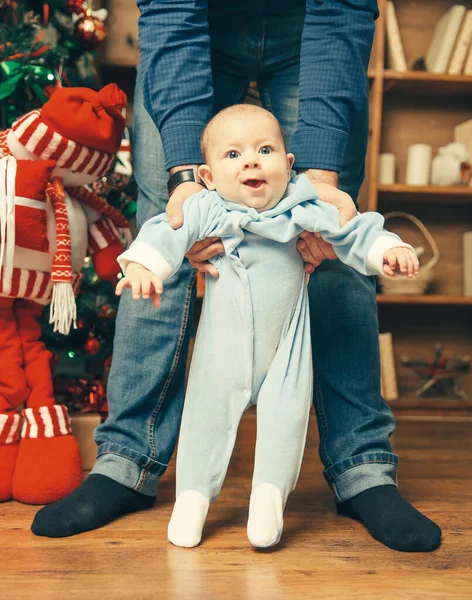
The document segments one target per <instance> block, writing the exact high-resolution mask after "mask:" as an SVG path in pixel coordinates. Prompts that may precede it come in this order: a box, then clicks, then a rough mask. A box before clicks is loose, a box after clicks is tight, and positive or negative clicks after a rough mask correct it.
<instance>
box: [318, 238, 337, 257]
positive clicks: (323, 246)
mask: <svg viewBox="0 0 472 600" xmlns="http://www.w3.org/2000/svg"><path fill="white" fill-rule="evenodd" d="M314 236H315V238H316V241H317V242H318V247H319V248H320V250H321V252H323V254H324V255H325V256H326V258H329V259H330V260H334V259H336V258H338V257H337V256H336V252H335V251H334V250H333V246H331V244H328V242H326V241H325V240H324V239H323V238H322V237H321V234H320V233H315V234H314Z"/></svg>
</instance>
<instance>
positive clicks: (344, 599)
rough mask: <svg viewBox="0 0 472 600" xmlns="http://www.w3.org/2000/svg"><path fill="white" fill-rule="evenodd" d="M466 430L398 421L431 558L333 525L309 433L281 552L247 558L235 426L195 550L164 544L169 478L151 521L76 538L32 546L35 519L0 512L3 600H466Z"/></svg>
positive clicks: (241, 457) (240, 449) (245, 466)
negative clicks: (435, 536) (431, 538)
mask: <svg viewBox="0 0 472 600" xmlns="http://www.w3.org/2000/svg"><path fill="white" fill-rule="evenodd" d="M471 429H472V421H470V420H469V421H462V422H457V421H456V422H454V421H453V422H450V421H449V422H440V421H426V422H424V421H421V422H419V421H416V420H410V421H400V422H399V423H398V429H397V433H396V434H395V439H394V446H395V451H396V452H398V453H399V454H400V455H401V459H402V460H401V470H400V478H401V479H400V489H401V491H402V492H403V494H404V495H405V496H406V497H407V498H408V499H409V500H410V501H411V502H412V503H413V504H415V506H416V507H417V508H418V509H420V510H421V511H424V512H425V513H426V514H427V515H428V516H429V517H431V518H432V519H434V520H436V521H437V522H438V523H439V524H440V525H441V527H442V529H443V533H444V538H443V539H444V541H443V545H442V547H441V548H440V549H439V550H437V551H436V552H434V553H431V554H405V553H400V552H394V551H393V550H390V549H388V548H386V547H384V546H382V545H381V544H379V543H378V542H376V541H375V540H373V539H372V538H370V537H369V535H368V534H367V533H366V532H365V530H364V529H363V527H362V526H361V525H360V524H358V523H355V522H353V521H351V520H349V519H347V518H344V517H340V516H338V515H337V514H336V513H335V510H334V506H333V502H332V497H331V493H330V491H329V490H328V488H327V486H326V484H325V483H324V479H323V477H322V474H321V465H320V463H319V460H318V456H317V449H316V445H317V436H316V433H315V425H314V423H313V422H312V424H311V427H310V441H309V444H308V447H307V452H306V455H305V460H304V464H303V468H302V473H301V476H300V481H299V485H298V488H297V490H296V491H295V492H294V493H293V494H292V496H291V498H290V500H289V503H288V506H287V510H286V514H285V531H284V535H283V538H282V542H281V544H280V545H279V546H277V547H276V549H272V550H270V551H268V550H266V551H256V550H254V549H253V548H252V547H251V546H250V545H249V542H248V541H247V538H246V531H245V525H246V520H247V506H248V498H249V490H250V478H251V470H252V448H253V442H254V436H255V419H254V418H253V417H252V415H247V416H246V417H245V418H244V420H243V423H242V427H241V432H240V437H239V439H238V443H237V447H236V450H235V455H234V457H233V461H232V464H231V467H230V470H229V473H228V477H227V480H226V484H225V487H224V491H223V493H222V495H221V498H220V499H219V500H218V502H216V503H215V504H214V505H213V507H212V509H211V512H210V514H209V518H208V521H207V525H206V529H205V533H204V539H203V543H202V545H201V546H200V547H199V548H197V549H193V550H186V549H181V548H176V547H173V546H172V545H171V544H169V543H168V542H167V540H166V530H167V523H168V520H169V517H170V513H171V509H172V503H173V494H174V466H173V465H172V468H171V469H170V470H169V472H168V474H167V476H166V477H165V478H164V480H163V482H162V484H161V486H160V495H159V500H158V504H157V505H156V507H155V508H153V509H152V510H149V511H147V512H143V513H140V514H134V515H129V516H127V517H124V518H122V519H120V520H119V521H117V522H115V523H112V524H111V525H109V526H107V527H104V528H102V529H100V530H98V531H93V532H89V533H86V534H82V535H79V536H75V537H73V538H66V539H59V540H51V539H46V538H37V537H35V536H33V534H32V533H31V532H30V531H29V525H30V522H31V519H32V517H33V515H34V513H35V511H36V508H35V507H31V506H24V505H21V504H17V503H14V502H9V503H5V504H1V505H0V598H1V599H2V600H7V599H13V598H15V599H19V600H22V599H29V598H35V599H38V598H39V599H43V598H44V599H50V598H54V599H63V598H64V599H66V600H69V599H76V598H80V599H82V598H84V599H86V600H93V599H95V598H101V599H104V600H108V599H114V598H120V599H121V598H132V599H133V600H134V599H136V600H141V599H154V598H162V599H164V600H174V599H175V600H177V599H178V600H180V599H191V600H193V599H195V600H200V599H202V600H213V599H217V600H220V599H232V598H235V599H241V600H246V599H247V600H256V599H257V600H265V599H267V600H278V599H296V600H299V599H305V598H323V599H336V600H337V599H340V600H348V599H351V598H359V599H360V598H362V599H363V600H364V599H365V600H370V599H372V600H373V599H375V600H378V599H384V598H385V599H400V600H403V599H405V598H408V599H409V598H414V599H418V600H422V599H426V598H428V599H429V598H433V599H436V598H440V599H444V598H451V599H454V600H459V599H462V598H464V599H465V598H467V599H471V598H472V535H471V534H472V449H471V441H472V436H471Z"/></svg>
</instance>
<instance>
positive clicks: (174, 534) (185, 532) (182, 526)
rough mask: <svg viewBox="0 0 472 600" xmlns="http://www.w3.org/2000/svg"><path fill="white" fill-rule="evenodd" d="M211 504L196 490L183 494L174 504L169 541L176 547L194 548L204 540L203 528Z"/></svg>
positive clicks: (168, 532) (168, 533) (168, 530)
mask: <svg viewBox="0 0 472 600" xmlns="http://www.w3.org/2000/svg"><path fill="white" fill-rule="evenodd" d="M209 506H210V503H209V502H208V500H207V499H206V498H205V496H202V494H200V492H196V491H195V490H186V491H185V492H182V493H181V494H180V495H179V497H178V498H177V500H176V502H175V504H174V510H173V511H172V517H171V518H170V521H169V527H168V528H167V539H168V540H169V542H171V543H172V544H174V546H182V547H183V548H193V547H194V546H198V544H199V543H200V541H201V539H202V531H203V526H204V525H205V519H206V516H207V513H208V508H209Z"/></svg>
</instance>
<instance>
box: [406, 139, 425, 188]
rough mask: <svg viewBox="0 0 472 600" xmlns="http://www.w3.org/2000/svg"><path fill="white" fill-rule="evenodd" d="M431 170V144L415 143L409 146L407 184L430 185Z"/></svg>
mask: <svg viewBox="0 0 472 600" xmlns="http://www.w3.org/2000/svg"><path fill="white" fill-rule="evenodd" d="M430 170H431V146H428V144H413V146H410V147H409V148H408V163H407V165H406V184H407V185H428V183H429V172H430Z"/></svg>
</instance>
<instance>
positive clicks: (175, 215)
mask: <svg viewBox="0 0 472 600" xmlns="http://www.w3.org/2000/svg"><path fill="white" fill-rule="evenodd" d="M183 203H184V200H183V198H181V197H180V196H179V195H177V194H173V195H172V197H171V198H170V199H169V202H168V203H167V208H166V213H167V218H168V219H169V225H170V226H171V227H172V229H178V228H179V227H182V224H183V222H184V213H183V211H182V206H183Z"/></svg>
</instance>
